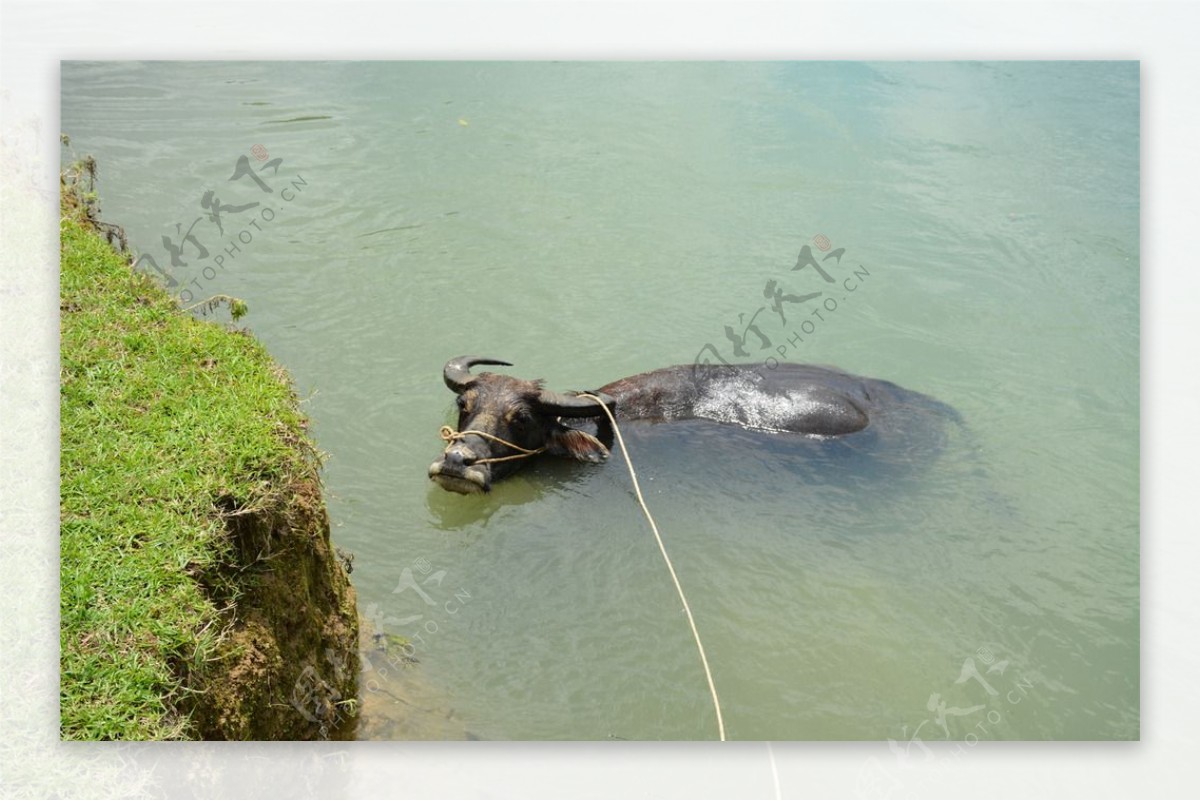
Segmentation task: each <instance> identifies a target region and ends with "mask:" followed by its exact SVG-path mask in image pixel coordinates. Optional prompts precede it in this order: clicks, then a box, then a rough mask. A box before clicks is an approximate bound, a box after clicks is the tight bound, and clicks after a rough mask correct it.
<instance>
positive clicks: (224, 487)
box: [60, 178, 358, 739]
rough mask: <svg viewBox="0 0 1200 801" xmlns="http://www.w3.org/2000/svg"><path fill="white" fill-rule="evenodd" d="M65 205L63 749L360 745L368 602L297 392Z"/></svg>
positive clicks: (88, 212)
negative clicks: (363, 604)
mask: <svg viewBox="0 0 1200 801" xmlns="http://www.w3.org/2000/svg"><path fill="white" fill-rule="evenodd" d="M61 208H62V216H61V227H60V238H61V279H60V280H61V298H60V315H61V374H60V406H61V408H60V424H61V447H62V451H61V468H60V475H61V501H60V503H61V540H60V543H61V545H60V547H61V600H60V604H61V630H60V638H61V649H62V651H61V678H60V681H61V689H60V693H61V695H60V707H61V730H62V736H63V737H64V738H69V739H166V738H203V739H310V738H316V737H324V736H329V737H338V736H345V735H346V734H347V733H348V731H349V730H350V729H351V728H352V723H353V718H354V712H355V707H356V692H357V686H356V683H357V675H358V655H357V643H358V628H357V616H356V610H355V598H354V591H353V588H352V587H351V586H350V584H349V581H348V579H347V577H346V573H345V570H344V568H343V566H342V564H341V563H340V561H339V559H338V558H337V555H336V554H335V552H334V550H333V547H332V545H331V543H330V539H329V524H328V517H327V515H326V511H325V506H324V502H323V500H322V497H321V490H320V484H319V474H318V469H319V458H318V454H317V452H316V450H315V449H314V447H313V445H312V443H311V441H310V440H309V439H308V437H307V435H306V432H305V428H306V421H305V419H304V417H303V416H302V415H301V414H300V412H299V411H298V408H297V400H296V397H295V395H294V393H293V391H292V389H291V385H290V381H289V379H288V376H287V375H286V374H285V373H284V371H283V370H282V369H281V368H280V367H279V366H278V365H276V364H275V363H274V362H273V361H272V359H271V357H270V355H269V354H268V353H267V352H266V350H265V349H264V348H263V347H262V345H261V344H259V343H258V342H257V341H256V340H255V339H253V338H252V337H251V336H249V335H248V334H245V333H242V332H235V331H230V330H227V329H225V328H223V327H221V326H218V325H215V324H213V323H208V322H201V321H198V320H195V319H193V318H192V317H191V316H190V315H188V314H183V313H181V312H180V310H179V308H178V306H177V305H176V303H175V302H174V300H173V299H172V298H171V297H170V296H169V295H168V294H167V293H166V292H165V291H163V290H162V289H161V288H159V287H158V286H157V285H155V284H154V283H153V282H151V281H150V280H149V279H147V278H145V277H143V276H141V275H139V274H137V273H135V272H134V271H132V270H131V268H130V266H129V260H128V259H127V258H126V257H124V256H122V255H120V254H118V253H117V252H116V251H114V250H113V248H112V247H111V246H110V245H109V244H108V242H107V241H106V240H105V236H104V235H103V233H102V232H101V230H100V229H98V227H97V224H96V222H95V220H94V216H95V215H94V211H93V209H94V204H93V203H91V202H89V199H88V197H87V196H86V195H84V194H83V193H82V192H81V191H79V190H78V189H77V187H76V186H75V185H74V184H73V182H72V181H71V180H70V178H65V179H64V184H63V192H62V206H61Z"/></svg>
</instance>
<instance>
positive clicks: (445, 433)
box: [438, 426, 546, 464]
mask: <svg viewBox="0 0 1200 801" xmlns="http://www.w3.org/2000/svg"><path fill="white" fill-rule="evenodd" d="M438 433H439V434H441V437H442V439H443V440H445V441H446V443H447V444H446V448H445V450H443V451H442V452H443V453H445V451H446V450H449V449H450V445H452V444H453V443H455V442H457V441H458V440H460V439H465V438H466V436H467V435H468V434H474V435H476V436H478V437H483V438H484V439H490V440H493V441H495V442H499V443H500V444H501V445H505V446H507V447H509V448H512V449H513V450H516V451H520V453H514V454H512V455H511V456H489V457H488V458H486V459H476V460H475V461H474V462H473V464H488V463H489V462H507V461H510V460H512V459H526V458H528V457H530V456H536V455H537V454H539V453H544V452H545V450H546V446H544V445H543V446H542V447H540V448H536V449H534V450H530V449H529V448H522V447H521V446H520V445H517V444H516V443H514V442H509V441H508V440H506V439H501V438H500V437H497V436H496V435H495V434H489V433H488V432H486V431H476V430H475V429H473V428H472V429H468V430H466V431H455V430H454V429H453V428H451V427H450V426H442V427H441V429H440V430H439V431H438Z"/></svg>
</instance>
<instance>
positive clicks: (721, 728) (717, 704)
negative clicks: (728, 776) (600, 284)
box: [579, 392, 725, 742]
mask: <svg viewBox="0 0 1200 801" xmlns="http://www.w3.org/2000/svg"><path fill="white" fill-rule="evenodd" d="M579 397H581V398H591V399H592V400H594V401H596V403H598V404H599V405H600V408H601V409H603V410H604V413H605V414H606V415H608V421H609V422H610V423H612V427H613V433H614V434H616V435H617V443H618V444H620V446H621V453H622V454H624V456H625V466H626V467H628V468H629V477H630V478H631V479H632V480H633V491H634V493H635V494H636V495H637V499H638V503H639V504H641V507H642V513H643V514H645V515H646V520H648V521H649V522H650V529H651V531H653V532H654V539H655V540H657V541H658V550H659V551H660V552H661V553H662V558H663V561H664V562H666V563H667V570H669V571H670V573H671V580H672V581H674V582H675V591H676V592H678V593H679V600H681V601H683V611H684V612H686V613H687V619H688V625H690V626H691V627H692V637H693V638H695V640H696V649H697V650H699V651H700V663H701V664H702V665H704V675H705V677H706V678H707V679H708V690H709V692H710V693H712V700H713V708H714V709H715V710H716V711H717V731H718V733H719V734H720V736H721V742H725V721H724V719H723V718H722V717H721V699H720V698H718V697H717V685H716V683H715V682H714V681H713V677H712V671H711V670H710V669H709V667H708V657H707V656H706V655H705V653H704V643H702V642H701V641H700V632H699V631H698V630H697V629H696V619H695V618H693V617H692V608H691V606H690V605H688V600H687V596H686V595H684V594H683V587H682V585H680V583H679V576H677V575H675V567H674V566H673V565H672V564H671V557H669V556H667V546H666V545H664V544H663V539H662V535H661V534H659V533H658V526H657V525H656V524H655V522H654V517H653V516H652V515H651V514H650V510H649V509H647V508H646V500H645V498H643V497H642V488H641V486H640V485H639V484H638V479H637V473H636V472H635V471H634V469H633V462H632V461H631V460H630V458H629V451H628V450H627V449H626V448H625V439H624V437H622V436H621V429H620V427H619V426H618V425H617V419H616V418H615V417H613V413H612V412H611V411H609V408H608V406H606V405H605V403H604V401H603V400H601V399H600V398H598V397H596V396H595V395H593V394H591V393H589V392H580V393H579Z"/></svg>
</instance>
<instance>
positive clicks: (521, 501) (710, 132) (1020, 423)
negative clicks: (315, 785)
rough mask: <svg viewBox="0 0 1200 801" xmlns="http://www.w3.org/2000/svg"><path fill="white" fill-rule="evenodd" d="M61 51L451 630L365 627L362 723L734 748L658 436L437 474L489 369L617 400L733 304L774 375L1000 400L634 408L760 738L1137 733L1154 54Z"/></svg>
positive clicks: (112, 196) (344, 531)
mask: <svg viewBox="0 0 1200 801" xmlns="http://www.w3.org/2000/svg"><path fill="white" fill-rule="evenodd" d="M62 79H63V114H62V129H63V131H65V132H67V133H69V134H70V136H71V138H72V148H73V150H74V151H75V152H77V153H91V154H94V155H95V156H96V158H97V159H98V161H99V164H100V191H101V193H102V198H103V209H104V216H105V217H106V218H108V219H112V220H116V221H119V222H121V223H122V224H124V226H125V228H126V230H127V232H128V234H129V238H130V241H131V243H132V244H133V245H134V246H135V247H136V248H138V249H139V250H140V251H141V252H143V253H147V254H150V255H152V256H153V257H154V259H155V260H156V262H157V264H158V265H159V266H161V267H163V268H165V269H169V271H170V272H171V274H172V277H173V278H174V279H175V280H176V281H178V285H177V287H176V292H177V293H179V294H180V295H181V297H183V298H184V299H185V300H186V299H187V298H188V297H189V296H194V298H195V300H200V299H202V298H204V297H207V296H208V295H211V294H215V293H226V294H230V295H235V296H237V297H240V298H243V299H245V300H246V301H247V302H248V303H249V305H250V309H251V312H250V315H249V317H248V318H246V320H245V321H244V322H245V324H248V325H249V327H250V328H252V329H253V331H254V332H255V334H256V335H257V336H258V337H260V338H261V339H262V340H263V341H264V342H265V343H266V344H267V345H268V347H269V348H270V349H271V352H272V353H273V354H274V355H275V356H276V357H277V358H278V359H279V360H280V361H281V362H282V363H283V364H285V365H286V366H287V367H288V368H289V370H290V371H291V373H292V375H293V376H294V377H295V380H296V383H297V386H298V389H299V392H300V394H301V395H302V396H303V397H305V398H306V399H307V400H306V402H305V409H306V411H307V412H308V413H309V414H310V415H311V417H312V419H313V431H314V433H315V436H316V438H317V440H318V442H319V444H320V446H321V447H322V449H323V450H325V451H327V452H328V453H329V459H328V463H327V466H326V470H325V480H326V488H327V493H328V499H329V509H330V513H331V516H332V519H333V522H334V526H335V528H334V538H335V540H336V542H337V543H338V544H339V545H341V546H342V547H344V548H347V549H349V550H351V551H353V552H354V553H355V554H356V559H355V562H354V567H355V570H354V574H353V580H354V583H355V585H356V586H357V588H358V592H359V600H360V607H361V610H362V612H363V616H364V618H366V619H368V620H369V621H370V623H371V625H372V626H373V628H374V630H376V631H382V632H386V633H389V634H394V635H400V636H404V637H407V638H409V639H410V640H411V641H412V645H411V647H410V648H409V649H408V650H409V651H411V653H412V656H414V657H415V659H416V662H415V663H412V664H406V665H405V664H402V660H401V659H400V658H399V656H400V655H402V654H403V651H404V649H400V648H397V647H396V646H393V648H392V651H391V654H392V656H390V657H389V655H388V654H387V653H385V652H383V651H381V650H378V649H375V647H374V645H373V644H371V643H368V654H367V657H368V660H367V664H368V668H367V670H366V671H365V672H364V675H363V681H364V687H366V688H367V691H366V692H365V693H364V696H365V697H364V709H365V714H364V718H363V724H362V728H361V731H360V734H361V736H363V737H369V738H462V737H478V738H484V739H605V738H609V737H613V738H625V739H660V738H661V739H702V738H711V737H714V736H715V733H716V722H715V716H714V713H713V709H712V705H711V702H710V700H709V697H708V693H707V689H706V685H705V681H704V675H703V673H702V670H701V667H700V663H699V660H698V657H697V653H696V648H695V645H694V644H693V642H692V640H691V636H690V633H689V630H688V627H687V623H686V620H685V618H684V616H683V614H682V611H681V606H680V603H679V601H678V599H677V598H676V597H675V595H674V590H673V588H672V585H671V583H670V579H669V576H668V575H667V573H666V569H665V567H664V566H663V564H662V561H661V558H660V556H659V554H658V551H657V547H656V546H655V543H654V541H653V539H652V536H651V534H650V532H649V530H648V528H647V527H646V525H645V522H644V521H643V519H642V518H641V516H640V513H639V511H638V509H637V506H636V503H635V501H634V500H633V497H632V495H631V493H630V491H629V489H628V486H629V485H628V478H627V476H626V475H625V473H624V468H623V465H622V464H621V463H620V462H619V461H617V460H613V461H612V462H610V463H609V464H607V465H605V466H603V467H587V466H576V465H568V464H562V463H547V462H543V463H540V464H538V465H536V466H531V467H529V468H526V469H525V470H524V471H523V472H522V473H520V474H519V475H518V476H516V477H514V478H512V479H511V480H509V481H506V482H504V483H502V484H500V485H498V486H497V488H496V490H495V491H494V492H493V493H492V494H491V495H489V496H487V497H482V498H475V497H463V496H458V495H451V494H449V493H446V492H444V491H442V490H440V489H438V488H437V487H435V486H434V485H432V484H431V483H430V482H429V480H428V478H427V476H426V469H427V467H428V465H429V463H430V462H431V461H432V460H433V459H434V457H435V456H436V455H437V453H438V452H439V450H440V447H441V445H442V443H441V441H440V440H439V439H438V436H437V429H438V427H439V426H440V425H442V424H444V423H447V422H450V421H451V419H450V418H451V407H452V400H453V396H452V395H451V394H450V393H449V392H448V391H447V390H446V388H445V387H444V386H443V384H442V381H441V375H440V371H441V367H442V365H443V363H444V362H445V361H446V360H447V359H448V358H450V357H453V356H457V355H460V354H466V353H471V354H479V355H483V356H490V357H495V358H501V359H505V360H507V361H510V362H513V363H514V364H515V365H516V367H514V368H512V372H514V373H515V374H518V375H521V376H524V377H527V378H545V379H546V380H547V382H548V384H549V385H550V386H552V387H554V388H558V389H572V388H586V387H595V386H598V385H600V384H602V383H605V382H607V381H610V380H613V379H616V378H619V377H621V376H624V375H628V374H632V373H637V372H642V371H644V370H649V369H653V368H656V367H661V366H666V365H670V364H677V363H688V362H691V361H692V360H693V359H695V358H696V357H697V355H698V353H699V352H700V351H701V349H702V348H703V347H704V346H705V345H706V344H712V345H714V346H715V347H716V348H717V349H719V350H720V352H721V354H722V355H723V356H724V357H726V358H729V359H731V360H732V359H733V358H734V356H733V352H732V343H731V342H730V340H728V339H727V338H726V335H725V327H726V326H729V327H731V329H734V332H735V333H743V332H744V333H745V335H746V339H745V345H744V348H745V352H746V353H747V356H746V357H745V358H744V359H741V360H742V361H750V360H756V359H764V358H766V357H768V356H771V357H781V358H786V359H787V360H789V361H806V362H816V363H825V364H836V365H838V366H840V367H842V368H844V369H847V370H850V371H852V372H856V373H860V374H864V375H871V376H876V377H880V378H886V379H889V380H892V381H895V382H897V383H900V384H902V385H904V386H907V387H910V388H912V389H916V390H920V391H922V392H925V393H928V394H930V395H933V396H935V397H937V398H939V399H941V400H943V401H945V402H947V403H949V404H951V405H953V406H954V407H955V408H956V409H957V410H958V411H959V412H960V413H961V414H962V416H963V418H964V419H965V421H966V426H965V428H964V429H962V430H952V431H951V432H950V433H949V439H948V442H947V443H946V445H945V447H944V448H943V449H942V450H941V452H940V453H939V454H934V453H933V452H932V451H933V450H934V449H932V448H925V447H922V446H923V444H924V443H916V447H914V448H912V449H899V450H896V451H892V452H887V453H880V454H874V455H872V454H853V453H851V454H847V453H844V452H837V451H832V452H831V451H828V450H822V449H819V448H812V447H810V446H807V445H804V444H802V443H801V444H795V443H793V444H794V445H795V447H792V445H789V444H788V443H787V442H786V441H783V442H781V441H779V440H771V441H766V442H764V441H763V440H762V439H761V438H759V437H755V436H751V435H749V434H747V433H745V432H740V431H738V430H736V429H729V428H721V427H714V426H711V425H696V424H684V425H679V426H674V427H672V426H650V425H645V424H641V425H631V426H629V427H628V428H627V436H628V438H629V440H630V447H631V449H632V451H633V458H634V460H635V462H636V464H637V466H638V470H639V474H640V475H641V478H642V482H643V486H644V488H645V490H646V493H647V500H648V503H649V504H650V506H651V508H652V510H653V511H654V514H655V516H656V518H657V520H658V523H659V526H660V528H661V529H662V531H663V535H664V538H665V540H666V542H667V546H668V548H669V550H670V553H671V556H672V558H673V560H674V562H675V566H676V569H677V570H678V572H679V574H680V579H681V581H682V583H683V585H684V588H685V589H686V590H687V592H688V595H689V599H690V602H691V605H692V608H693V611H694V613H695V616H696V620H697V625H698V626H699V629H700V632H701V634H702V636H703V638H704V642H705V646H706V649H707V652H708V655H709V659H710V661H711V663H712V667H713V674H714V678H715V681H716V684H717V688H718V690H719V692H720V695H721V699H722V704H723V711H724V716H725V723H726V727H727V730H728V734H729V736H730V738H732V739H886V738H891V739H893V740H895V741H897V744H896V748H897V749H907V751H908V752H909V753H915V751H914V749H918V748H920V747H921V745H920V743H919V742H915V741H913V737H914V734H915V735H916V737H918V738H919V740H920V741H922V742H928V741H933V740H955V741H963V740H964V739H967V740H969V739H970V738H971V737H979V738H980V739H992V738H1001V739H1129V738H1136V737H1137V736H1138V733H1139V645H1138V640H1139V594H1138V570H1139V568H1138V390H1139V385H1138V351H1139V342H1138V331H1139V328H1138V326H1139V320H1138V305H1139V294H1138V290H1139V283H1138V272H1139V261H1138V216H1139V161H1138V159H1139V74H1138V67H1137V65H1136V64H1131V63H994V64H984V63H941V64H939V63H911V64H909V63H882V64H853V63H797V64H787V63H753V64H671V63H664V64H627V63H620V64H603V63H538V64H480V63H408V64H403V63H179V64H159V63H154V64H128V63H102V64H101V63H67V64H64V65H63V70H62ZM254 145H262V148H263V149H262V150H260V151H258V153H257V154H255V153H253V152H252V147H253V146H254ZM264 150H265V152H263V151H264ZM241 156H245V157H246V162H245V169H244V170H241V171H238V170H237V169H236V165H237V163H238V159H239V157H241ZM275 159H282V161H281V162H274V160H275ZM248 171H250V172H253V175H254V176H256V177H258V178H259V180H261V181H262V182H263V184H262V186H259V185H258V184H256V182H255V181H254V179H253V178H251V177H250V175H249V172H248ZM242 172H245V173H247V174H240V173H242ZM230 176H236V177H235V179H234V180H228V179H230ZM264 188H269V189H270V190H272V191H270V192H267V191H264ZM209 190H212V191H213V192H214V193H215V196H213V197H212V198H210V203H209V204H208V205H209V208H207V209H206V208H204V207H203V206H202V200H203V197H204V194H205V192H207V191H209ZM256 202H257V203H259V204H260V205H258V206H251V207H248V208H243V207H246V206H247V205H248V204H251V203H256ZM213 206H217V207H222V211H221V214H220V218H221V222H222V225H223V227H224V233H223V234H220V233H218V231H217V227H216V225H215V223H214V222H213V221H212V220H211V219H209V216H208V215H209V211H210V210H211V208H212V207H213ZM235 209H236V210H235ZM268 212H269V213H270V219H268ZM196 220H198V222H197V223H196V224H195V226H194V228H192V233H193V236H194V242H196V243H199V244H200V245H202V246H204V247H205V248H206V249H207V250H208V256H207V258H200V257H199V251H198V249H197V248H196V247H195V244H192V243H189V242H185V241H184V240H183V237H182V235H183V234H184V233H186V232H187V231H188V229H189V226H192V223H193V221H196ZM177 223H178V224H180V226H181V227H180V229H179V230H177V229H176V224H177ZM243 233H244V235H243ZM164 235H167V236H168V237H170V238H171V240H172V243H173V244H180V243H181V242H182V243H183V248H182V250H181V251H180V258H181V260H182V261H184V262H187V264H186V266H184V265H179V266H175V267H172V266H170V258H169V253H168V251H167V249H166V248H165V247H164V246H163V245H162V244H161V243H162V237H163V236H164ZM239 236H241V239H239V238H238V237H239ZM247 237H248V240H247ZM822 237H823V238H822ZM826 240H827V242H828V244H827V243H826ZM235 245H236V248H237V249H235ZM806 245H808V246H809V247H810V251H811V252H812V253H813V254H814V255H815V256H816V257H817V258H824V257H826V256H828V255H829V254H831V253H834V252H835V251H836V250H838V249H839V248H844V249H845V250H844V252H843V253H842V254H841V258H840V260H838V259H834V258H830V259H828V260H826V261H824V262H820V263H821V264H822V266H823V268H824V269H825V270H826V272H828V273H829V275H830V277H831V278H833V279H834V280H833V282H832V283H826V282H825V281H824V279H823V278H822V277H821V275H819V274H818V272H817V271H816V270H815V269H813V268H812V267H806V268H803V269H801V270H797V271H794V270H792V267H793V266H794V265H796V263H797V258H798V254H799V253H800V252H801V249H802V248H803V247H805V246H806ZM822 246H824V247H825V248H827V249H826V250H823V249H822ZM221 255H224V259H223V262H222V263H221V264H220V265H218V264H217V261H218V258H217V257H219V256H221ZM141 266H142V267H143V268H147V263H146V262H143V263H142V265H141ZM206 269H207V270H208V272H207V273H206V272H205V270H206ZM209 274H211V277H210V275H209ZM772 280H774V281H775V282H776V283H775V285H774V289H777V290H780V294H781V295H782V296H785V298H784V299H783V300H781V302H780V310H779V311H776V310H775V309H773V308H771V306H772V299H771V297H769V296H770V295H771V294H772V293H771V291H770V290H768V288H767V283H768V282H769V281H772ZM815 292H821V293H822V294H821V295H820V296H819V297H817V298H815V299H810V300H806V301H803V302H801V301H798V300H787V299H786V296H791V297H792V298H798V297H801V296H803V295H805V294H811V293H815ZM831 301H832V304H833V307H834V308H832V310H831V307H830V306H829V305H827V304H829V303H830V302H831ZM759 309H762V311H761V312H759ZM814 310H819V311H820V316H816V315H815V314H814ZM756 312H757V313H758V316H757V317H754V315H755V314H756ZM739 315H740V316H741V319H740V321H739ZM785 318H786V322H784V319H785ZM751 321H753V323H754V324H755V325H757V326H758V329H759V331H761V333H762V335H763V338H761V339H760V338H759V337H758V336H757V335H756V334H755V333H754V332H753V331H748V330H747V328H746V326H747V325H748V324H750V323H751ZM764 340H769V341H770V343H771V344H770V346H765V345H764V344H763V342H764ZM779 348H783V350H782V351H779V350H778V349H779Z"/></svg>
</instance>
